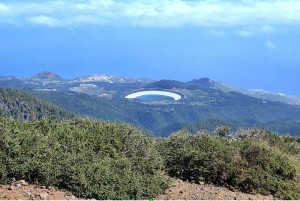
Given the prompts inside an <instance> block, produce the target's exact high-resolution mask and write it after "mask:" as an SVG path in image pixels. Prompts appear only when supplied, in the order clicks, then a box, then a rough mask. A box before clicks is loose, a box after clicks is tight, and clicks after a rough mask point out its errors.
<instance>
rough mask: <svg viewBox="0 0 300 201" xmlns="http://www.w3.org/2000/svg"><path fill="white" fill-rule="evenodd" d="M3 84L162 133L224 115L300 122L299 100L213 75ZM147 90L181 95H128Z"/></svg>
mask: <svg viewBox="0 0 300 201" xmlns="http://www.w3.org/2000/svg"><path fill="white" fill-rule="evenodd" d="M0 86H2V87H4V88H16V89H22V90H26V91H28V92H31V93H32V94H34V95H35V96H38V97H39V98H41V99H43V100H45V101H47V102H50V103H52V104H54V105H56V106H58V107H60V108H62V109H64V110H66V111H70V112H73V113H76V114H80V115H84V116H88V117H91V118H97V119H105V120H113V121H124V122H128V123H132V124H134V125H136V126H139V127H141V128H144V129H146V130H148V131H151V132H152V133H153V134H155V135H159V136H167V135H169V134H170V133H172V132H175V131H177V130H179V129H182V128H184V127H187V126H189V125H192V124H196V123H197V122H200V121H203V120H207V119H218V118H219V119H225V120H229V121H234V122H238V123H236V125H240V124H239V123H242V125H243V123H244V122H247V123H249V122H256V123H255V125H253V126H264V125H265V123H266V122H274V121H277V120H278V121H280V122H282V119H290V120H292V121H295V123H296V124H297V122H299V121H300V105H299V104H297V98H290V96H286V95H283V94H280V95H277V96H276V95H274V94H271V93H267V92H264V93H261V91H259V95H258V92H257V91H256V92H257V93H255V94H254V93H252V92H251V90H244V89H241V88H238V87H231V86H229V85H226V84H223V83H221V82H216V81H214V80H211V79H209V78H200V79H194V80H192V81H189V82H181V81H177V80H160V81H154V80H146V79H139V78H125V77H120V76H113V75H105V74H97V75H90V76H86V77H81V78H80V77H79V78H77V79H73V80H68V79H64V78H62V77H60V76H59V75H56V74H55V73H51V72H46V71H45V72H41V73H39V74H37V75H35V76H32V77H27V78H21V77H15V76H2V77H0ZM145 90H146V91H147V90H154V91H168V92H173V93H176V94H178V95H180V96H181V97H182V98H181V99H180V100H177V101H175V100H172V99H170V100H164V101H142V100H137V99H131V100H127V99H126V98H125V97H126V96H128V95H129V94H132V93H135V92H140V91H145ZM299 100H300V99H299ZM299 103H300V102H299ZM25 117H26V118H27V116H26V115H25ZM277 124H278V123H272V125H271V124H270V125H269V127H270V128H272V129H273V131H275V132H281V131H284V132H287V133H289V134H294V135H299V132H298V125H294V123H291V122H290V123H288V124H287V125H285V124H284V123H280V124H278V125H280V126H276V125H277ZM247 125H248V124H247ZM251 125H252V124H251ZM283 127H285V128H284V129H282V128H283Z"/></svg>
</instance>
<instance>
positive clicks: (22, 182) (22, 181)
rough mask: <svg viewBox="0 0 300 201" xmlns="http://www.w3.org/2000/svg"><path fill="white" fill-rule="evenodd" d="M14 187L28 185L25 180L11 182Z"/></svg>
mask: <svg viewBox="0 0 300 201" xmlns="http://www.w3.org/2000/svg"><path fill="white" fill-rule="evenodd" d="M13 184H14V185H18V184H20V185H22V186H28V183H27V182H26V181H25V180H19V181H15V182H13Z"/></svg>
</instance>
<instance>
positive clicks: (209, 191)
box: [157, 180, 276, 200]
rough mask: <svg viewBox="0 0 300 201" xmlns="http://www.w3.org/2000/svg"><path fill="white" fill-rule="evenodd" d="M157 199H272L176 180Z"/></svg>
mask: <svg viewBox="0 0 300 201" xmlns="http://www.w3.org/2000/svg"><path fill="white" fill-rule="evenodd" d="M157 199H159V200H274V199H276V198H274V197H273V196H271V195H268V196H266V195H260V194H248V193H243V192H240V191H237V190H234V189H232V190H229V189H227V188H225V187H219V186H214V185H210V184H193V183H189V182H184V181H182V180H176V181H175V183H174V184H173V186H172V187H171V188H169V189H167V190H166V191H165V193H164V194H163V195H161V196H159V197H158V198H157Z"/></svg>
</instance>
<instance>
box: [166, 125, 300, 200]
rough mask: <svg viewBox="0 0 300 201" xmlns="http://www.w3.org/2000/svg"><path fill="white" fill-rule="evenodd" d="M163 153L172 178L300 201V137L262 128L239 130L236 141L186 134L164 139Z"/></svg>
mask: <svg viewBox="0 0 300 201" xmlns="http://www.w3.org/2000/svg"><path fill="white" fill-rule="evenodd" d="M160 151H161V154H162V156H163V158H164V160H165V170H166V172H167V173H168V174H169V175H170V176H172V177H177V178H180V179H183V180H189V181H191V182H200V181H205V182H208V183H214V184H218V185H225V186H228V185H230V186H233V187H236V188H239V189H240V190H242V191H246V192H258V193H262V194H273V195H275V196H276V197H278V198H281V199H299V198H300V158H299V154H300V140H299V138H296V137H290V136H278V135H274V134H271V133H269V132H266V131H262V130H259V129H250V130H246V131H240V132H239V133H238V134H237V136H236V138H233V139H228V138H225V137H220V136H212V135H207V134H205V133H203V132H202V133H201V134H199V135H192V134H190V133H189V132H188V131H187V130H183V131H180V132H177V133H174V134H173V135H171V136H170V137H169V138H167V139H165V140H163V142H161V148H160Z"/></svg>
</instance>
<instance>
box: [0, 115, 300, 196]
mask: <svg viewBox="0 0 300 201" xmlns="http://www.w3.org/2000/svg"><path fill="white" fill-rule="evenodd" d="M299 156H300V138H296V137H289V136H279V135H275V134H272V133H269V132H266V131H261V130H255V129H251V130H248V131H243V132H242V131H241V132H240V133H239V135H237V136H236V137H235V138H232V139H228V138H226V137H224V136H223V137H220V136H212V135H208V134H205V133H202V134H199V135H192V134H190V133H188V132H187V131H180V132H177V133H174V134H173V135H171V136H170V137H169V138H152V137H149V136H147V135H146V134H145V133H143V132H142V131H140V130H139V129H136V128H134V127H132V126H130V125H127V124H122V123H113V122H103V121H92V120H87V119H79V120H72V121H67V122H58V121H55V120H40V121H31V122H26V121H20V120H11V119H8V118H2V117H0V183H9V182H10V180H11V179H12V178H15V179H17V180H20V179H25V180H27V181H29V182H31V183H35V184H39V185H45V186H54V187H57V188H60V189H66V190H68V191H71V192H72V193H73V194H75V195H76V196H78V197H83V198H96V199H143V198H149V196H154V197H156V196H157V195H159V194H161V193H162V192H163V191H164V190H165V189H166V188H167V187H168V186H169V185H168V184H169V182H168V181H167V180H166V178H165V177H164V176H163V173H167V174H168V175H169V176H171V177H176V178H180V179H183V180H188V181H191V182H196V183H198V182H201V181H205V182H207V183H214V184H217V185H222V186H233V187H235V188H239V189H240V190H242V191H244V192H254V193H256V192H257V193H263V194H272V195H274V196H276V197H278V198H282V199H300V157H299Z"/></svg>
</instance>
